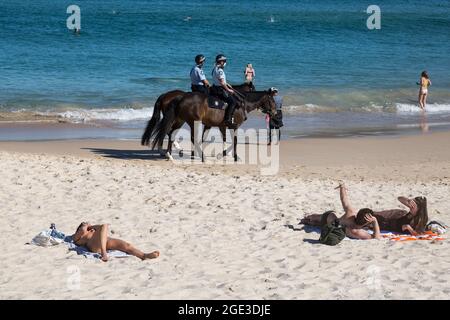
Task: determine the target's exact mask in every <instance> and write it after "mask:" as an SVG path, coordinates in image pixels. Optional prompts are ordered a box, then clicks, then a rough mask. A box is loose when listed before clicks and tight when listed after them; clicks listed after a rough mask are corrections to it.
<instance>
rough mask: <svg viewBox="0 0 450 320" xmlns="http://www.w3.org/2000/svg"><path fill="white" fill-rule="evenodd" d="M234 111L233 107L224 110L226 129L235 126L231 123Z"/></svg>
mask: <svg viewBox="0 0 450 320" xmlns="http://www.w3.org/2000/svg"><path fill="white" fill-rule="evenodd" d="M234 109H235V107H233V106H228V107H227V109H226V110H225V121H224V122H225V124H226V125H227V127H228V128H233V127H235V124H234V123H233V113H234Z"/></svg>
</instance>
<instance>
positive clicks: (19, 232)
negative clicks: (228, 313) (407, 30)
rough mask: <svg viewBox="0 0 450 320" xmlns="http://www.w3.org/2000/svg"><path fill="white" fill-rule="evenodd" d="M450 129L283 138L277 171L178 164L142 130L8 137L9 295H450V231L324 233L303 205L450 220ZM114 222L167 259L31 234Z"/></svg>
mask: <svg viewBox="0 0 450 320" xmlns="http://www.w3.org/2000/svg"><path fill="white" fill-rule="evenodd" d="M448 141H450V133H434V134H426V135H417V136H404V137H395V138H392V137H378V138H343V139H331V138H330V139H326V138H324V139H299V140H287V141H282V142H281V147H280V170H279V172H278V174H276V175H271V176H263V175H261V174H260V171H259V168H258V166H250V165H237V166H232V165H222V166H220V165H213V164H206V165H176V164H173V163H171V162H169V161H166V160H163V159H160V158H158V157H156V156H155V153H154V152H150V151H149V150H148V148H144V147H141V146H140V144H139V142H138V141H120V140H69V141H38V142H0V161H1V166H0V171H1V177H2V179H1V183H0V195H1V200H2V201H1V202H2V207H1V209H0V215H1V217H2V222H3V223H2V224H1V225H0V235H1V242H2V243H3V244H4V249H3V254H2V261H1V268H0V298H1V299H94V298H99V299H448V297H449V296H450V250H449V244H448V241H447V240H445V241H440V242H435V243H432V242H430V241H412V242H407V243H398V242H392V241H389V240H379V241H378V240H370V241H355V240H344V241H343V242H342V243H340V244H339V245H338V246H336V247H328V246H324V245H321V244H319V243H317V239H318V238H319V234H317V233H315V232H307V231H309V230H306V231H305V230H303V229H302V226H301V225H298V222H299V220H300V218H302V217H303V216H304V215H305V214H310V213H322V212H324V211H326V210H329V209H335V210H337V211H338V212H342V209H341V206H340V201H339V196H338V193H337V191H336V190H334V188H335V187H336V185H337V180H339V179H342V180H345V181H346V183H347V186H348V188H349V192H350V199H351V201H352V202H353V203H354V206H355V207H371V208H373V209H388V208H400V207H401V204H400V203H399V202H397V200H396V197H397V196H400V195H404V196H407V197H411V196H418V195H422V196H426V197H427V198H428V204H429V216H430V219H439V220H442V221H444V222H447V223H448V222H450V205H449V202H448V197H449V195H450V148H449V142H448ZM86 220H87V221H89V222H92V223H109V224H110V226H111V230H112V232H113V234H112V235H113V236H114V237H119V238H123V239H126V240H128V241H130V242H131V243H133V244H135V245H136V246H138V247H139V248H141V249H143V250H144V251H148V252H150V251H153V250H159V251H160V252H161V256H160V257H159V258H158V259H155V260H150V261H144V262H141V261H140V260H139V259H137V258H134V257H130V258H112V259H111V260H110V261H109V262H107V263H103V262H101V261H100V260H96V259H86V258H84V257H82V256H78V255H77V254H76V253H75V252H72V251H68V250H67V247H65V246H64V245H58V246H54V247H51V248H43V247H37V246H32V245H25V243H27V242H29V241H30V240H31V239H32V238H33V236H35V235H36V234H37V233H38V232H39V231H41V230H43V229H45V228H47V227H48V226H49V225H50V223H56V226H57V228H58V229H59V230H61V231H63V232H65V233H68V234H71V233H73V232H74V229H75V228H76V227H77V226H78V224H79V223H80V222H81V221H86Z"/></svg>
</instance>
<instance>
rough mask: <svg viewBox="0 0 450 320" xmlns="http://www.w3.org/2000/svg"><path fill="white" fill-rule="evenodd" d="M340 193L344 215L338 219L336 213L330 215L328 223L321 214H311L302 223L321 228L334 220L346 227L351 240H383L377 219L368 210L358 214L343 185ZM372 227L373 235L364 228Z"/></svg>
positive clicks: (340, 186)
mask: <svg viewBox="0 0 450 320" xmlns="http://www.w3.org/2000/svg"><path fill="white" fill-rule="evenodd" d="M338 188H339V193H340V197H341V203H342V207H343V208H344V212H345V213H344V215H343V216H342V217H340V218H338V217H337V216H336V215H335V214H334V213H328V214H327V217H326V219H327V220H326V221H322V220H324V219H322V215H321V214H311V215H309V216H306V217H304V218H303V219H302V220H301V221H300V223H302V224H306V225H312V226H321V224H322V223H323V224H325V223H331V222H332V221H334V220H336V219H337V220H338V221H339V223H340V224H341V225H342V226H344V227H345V234H346V236H347V237H349V238H353V239H361V240H368V239H381V234H380V227H379V225H378V221H377V218H375V217H374V216H373V215H372V214H371V213H370V212H368V211H366V210H364V209H363V210H360V211H359V212H357V211H356V210H355V209H354V208H353V207H352V206H351V204H350V201H349V200H348V194H347V188H346V187H345V185H344V184H343V183H341V184H340V185H339V187H338ZM369 226H371V227H372V229H373V234H370V233H368V232H367V231H366V230H364V228H366V227H369Z"/></svg>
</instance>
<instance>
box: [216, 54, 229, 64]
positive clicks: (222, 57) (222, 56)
mask: <svg viewBox="0 0 450 320" xmlns="http://www.w3.org/2000/svg"><path fill="white" fill-rule="evenodd" d="M220 61H227V57H225V56H224V55H223V54H218V55H217V56H216V63H218V62H220Z"/></svg>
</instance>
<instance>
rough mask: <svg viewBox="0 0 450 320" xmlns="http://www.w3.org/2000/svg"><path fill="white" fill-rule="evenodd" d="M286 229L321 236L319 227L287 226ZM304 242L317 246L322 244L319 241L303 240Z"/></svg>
mask: <svg viewBox="0 0 450 320" xmlns="http://www.w3.org/2000/svg"><path fill="white" fill-rule="evenodd" d="M284 226H285V227H286V228H289V229H291V230H292V231H305V232H306V233H315V234H318V235H320V228H319V227H313V226H307V225H301V224H298V225H293V224H285V225H284ZM303 242H307V243H311V244H317V243H320V242H319V239H303Z"/></svg>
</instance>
